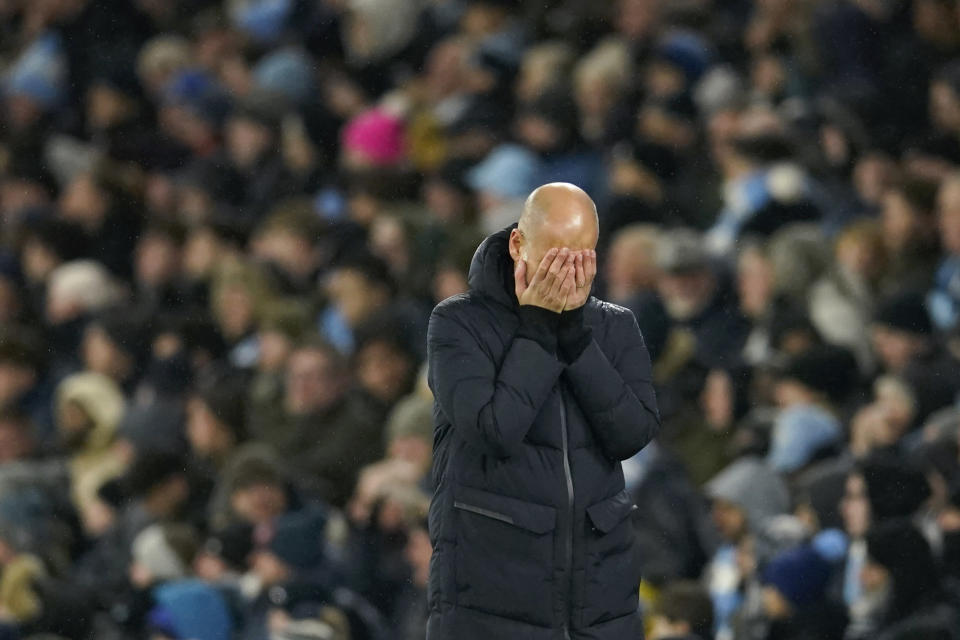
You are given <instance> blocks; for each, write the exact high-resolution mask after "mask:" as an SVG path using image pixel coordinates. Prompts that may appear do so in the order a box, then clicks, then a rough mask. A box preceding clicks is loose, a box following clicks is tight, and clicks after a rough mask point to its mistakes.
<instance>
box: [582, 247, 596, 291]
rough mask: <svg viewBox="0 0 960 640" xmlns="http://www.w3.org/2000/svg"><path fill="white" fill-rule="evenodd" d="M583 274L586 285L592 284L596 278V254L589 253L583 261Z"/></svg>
mask: <svg viewBox="0 0 960 640" xmlns="http://www.w3.org/2000/svg"><path fill="white" fill-rule="evenodd" d="M584 272H585V275H586V279H587V283H588V284H589V283H592V282H593V279H594V278H595V277H597V252H596V251H591V252H590V255H589V256H588V257H587V258H586V259H585V260H584Z"/></svg>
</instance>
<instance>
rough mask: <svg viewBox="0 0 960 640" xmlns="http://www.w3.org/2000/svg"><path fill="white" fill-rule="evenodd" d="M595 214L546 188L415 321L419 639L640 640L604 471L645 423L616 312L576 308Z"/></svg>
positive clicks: (609, 474)
mask: <svg viewBox="0 0 960 640" xmlns="http://www.w3.org/2000/svg"><path fill="white" fill-rule="evenodd" d="M597 234H598V228H597V211H596V207H595V206H594V204H593V201H591V199H590V198H589V197H588V196H587V194H586V193H584V192H583V191H582V190H580V189H578V188H577V187H575V186H573V185H569V184H549V185H545V186H543V187H540V188H539V189H537V190H536V191H534V192H533V193H532V194H531V195H530V197H529V199H528V200H527V203H526V206H525V208H524V212H523V215H522V217H521V219H520V222H519V224H517V225H514V226H513V227H511V228H508V229H504V230H503V231H501V232H499V233H496V234H494V235H492V236H490V237H489V238H487V239H486V240H485V241H484V242H483V244H481V245H480V248H479V249H477V252H476V254H475V255H474V257H473V263H472V265H471V266H470V276H469V283H470V291H469V292H468V293H465V294H463V295H459V296H454V297H452V298H449V299H447V300H445V301H443V302H442V303H440V304H439V305H437V307H436V309H434V311H433V315H432V316H431V319H430V329H429V335H428V360H429V381H430V387H431V389H432V390H433V393H434V397H435V398H436V401H435V407H434V437H435V442H434V462H433V479H434V482H435V484H436V486H437V492H436V496H435V497H434V500H433V502H432V504H431V506H430V537H431V541H432V543H433V549H434V550H433V559H432V561H431V565H430V566H431V571H430V581H429V589H428V591H429V595H428V598H429V604H430V620H429V623H428V630H427V638H428V640H501V639H503V640H508V639H519V638H523V639H524V640H587V639H590V640H607V639H609V640H624V639H626V638H641V637H643V636H642V629H641V621H640V618H639V615H638V614H637V604H638V597H637V589H638V587H639V584H640V567H639V558H638V557H637V554H636V550H635V546H634V531H633V524H632V522H631V518H630V517H629V516H630V513H631V511H632V510H633V509H634V505H633V501H632V500H631V499H630V496H629V495H628V494H627V492H626V491H625V490H624V482H623V471H622V469H621V465H620V463H621V461H622V460H626V459H627V458H630V457H632V456H633V455H634V454H636V453H637V452H638V451H640V450H641V449H642V448H643V447H644V446H646V444H647V443H648V442H650V440H651V439H652V438H653V437H654V436H655V435H656V433H657V430H658V429H659V426H660V419H659V415H658V413H657V406H656V400H655V398H654V393H653V387H652V385H651V371H650V357H649V355H648V354H647V349H646V347H645V346H644V344H643V338H642V337H641V336H640V331H639V329H638V328H637V323H636V320H635V319H634V317H633V315H632V314H631V313H630V311H628V310H626V309H624V308H622V307H618V306H616V305H613V304H609V303H606V302H602V301H600V300H597V299H596V298H593V297H591V296H590V289H591V285H592V284H593V278H594V276H595V275H596V272H597V256H596V252H595V251H594V248H595V247H596V244H597Z"/></svg>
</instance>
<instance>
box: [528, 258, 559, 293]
mask: <svg viewBox="0 0 960 640" xmlns="http://www.w3.org/2000/svg"><path fill="white" fill-rule="evenodd" d="M559 252H560V250H559V249H557V248H553V249H550V250H549V251H547V253H546V254H544V256H543V260H541V261H540V266H538V267H537V272H536V273H534V274H533V278H532V279H531V280H530V286H531V287H532V286H534V285H536V284H539V283H541V282H543V281H544V280H546V279H547V277H548V276H549V275H550V267H552V266H553V263H554V262H555V261H556V258H557V254H558V253H559Z"/></svg>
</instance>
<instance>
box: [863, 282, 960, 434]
mask: <svg viewBox="0 0 960 640" xmlns="http://www.w3.org/2000/svg"><path fill="white" fill-rule="evenodd" d="M872 340H873V347H874V350H875V351H876V353H877V358H878V360H879V362H880V365H881V367H882V368H883V370H884V371H886V372H887V373H892V374H896V375H898V376H899V377H900V378H902V379H903V380H904V382H906V383H907V385H908V386H909V387H910V389H911V390H912V391H913V393H914V395H915V397H916V403H917V413H916V416H917V420H919V421H923V420H924V419H926V417H927V416H928V415H930V414H931V413H932V412H933V411H936V410H937V409H941V408H943V407H945V406H948V405H951V404H953V402H954V399H955V396H956V394H957V390H958V389H960V365H958V363H957V361H956V360H955V359H954V358H953V357H952V356H951V355H950V354H949V353H948V352H946V351H945V350H943V349H939V348H937V346H936V339H935V337H934V335H933V324H932V322H931V320H930V315H929V313H928V311H927V308H926V305H925V302H924V297H923V295H922V294H920V293H916V292H911V291H908V292H904V293H900V294H896V295H894V296H891V297H889V298H886V299H884V300H882V301H881V302H880V304H879V306H878V307H877V310H876V312H875V314H874V318H873V328H872Z"/></svg>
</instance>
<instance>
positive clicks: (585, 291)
mask: <svg viewBox="0 0 960 640" xmlns="http://www.w3.org/2000/svg"><path fill="white" fill-rule="evenodd" d="M575 265H576V270H575V271H576V274H575V280H576V283H577V287H576V289H574V290H573V292H572V293H571V294H570V295H569V296H567V304H566V305H565V306H564V307H563V310H564V311H570V310H571V309H578V308H580V307H582V306H583V305H584V304H586V302H587V298H589V297H590V288H591V287H592V286H593V279H594V278H595V277H596V276H597V252H596V251H593V250H592V249H584V250H583V251H578V252H576V260H575Z"/></svg>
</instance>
